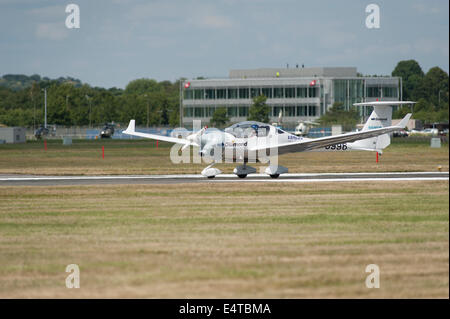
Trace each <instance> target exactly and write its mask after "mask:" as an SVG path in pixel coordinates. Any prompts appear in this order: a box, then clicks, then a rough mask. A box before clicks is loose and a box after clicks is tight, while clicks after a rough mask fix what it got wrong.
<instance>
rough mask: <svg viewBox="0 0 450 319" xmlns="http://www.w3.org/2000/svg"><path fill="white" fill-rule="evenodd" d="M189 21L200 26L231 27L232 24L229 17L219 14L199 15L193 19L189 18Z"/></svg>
mask: <svg viewBox="0 0 450 319" xmlns="http://www.w3.org/2000/svg"><path fill="white" fill-rule="evenodd" d="M190 22H191V23H192V24H194V25H196V26H198V27H201V28H215V29H223V28H231V27H232V26H233V21H232V20H231V19H229V18H227V17H225V16H219V15H206V16H199V17H197V18H196V19H194V20H192V19H191V20H190Z"/></svg>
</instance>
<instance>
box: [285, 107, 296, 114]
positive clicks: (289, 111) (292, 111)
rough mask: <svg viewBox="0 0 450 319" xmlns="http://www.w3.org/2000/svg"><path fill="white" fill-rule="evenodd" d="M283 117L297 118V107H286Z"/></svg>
mask: <svg viewBox="0 0 450 319" xmlns="http://www.w3.org/2000/svg"><path fill="white" fill-rule="evenodd" d="M283 116H288V117H292V116H295V106H285V107H284V114H283Z"/></svg>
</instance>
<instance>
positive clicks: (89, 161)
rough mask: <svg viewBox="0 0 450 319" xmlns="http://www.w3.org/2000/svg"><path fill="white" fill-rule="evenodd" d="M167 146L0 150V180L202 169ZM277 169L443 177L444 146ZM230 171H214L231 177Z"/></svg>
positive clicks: (297, 160) (310, 156)
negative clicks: (177, 158)
mask: <svg viewBox="0 0 450 319" xmlns="http://www.w3.org/2000/svg"><path fill="white" fill-rule="evenodd" d="M102 145H104V146H105V154H106V155H105V159H104V160H102V156H101V154H102V153H101V146H102ZM170 146H171V145H170V144H166V143H160V146H159V148H158V149H157V148H156V147H155V143H154V142H153V141H120V140H112V141H74V145H72V146H63V145H61V141H51V142H49V146H48V150H47V151H44V149H43V144H42V142H35V143H27V144H24V145H0V174H15V173H16V174H44V175H80V174H83V175H84V174H87V175H89V174H181V173H190V174H199V173H200V172H201V171H202V169H203V168H204V167H205V166H206V164H205V163H202V164H173V163H172V162H171V161H170V157H169V154H170ZM279 163H280V164H281V165H283V166H286V167H288V168H289V171H290V172H292V173H305V172H306V173H309V172H351V171H353V172H383V171H384V172H386V171H389V172H393V171H394V172H401V171H436V170H437V167H438V166H439V165H441V166H442V170H444V171H448V170H449V165H448V163H449V152H448V145H444V146H443V147H442V148H440V149H434V148H430V147H429V145H428V144H405V143H400V144H399V143H393V144H392V145H391V146H389V148H387V149H386V150H385V153H384V154H383V156H381V158H380V162H379V163H378V164H377V163H375V153H373V152H333V153H330V152H310V153H295V154H287V155H283V156H280V158H279ZM235 166H236V165H235V164H233V165H232V164H221V165H218V166H217V167H218V168H220V169H222V170H223V171H224V173H231V172H232V170H233V168H234V167H235ZM253 166H256V167H258V166H261V165H260V164H258V165H253Z"/></svg>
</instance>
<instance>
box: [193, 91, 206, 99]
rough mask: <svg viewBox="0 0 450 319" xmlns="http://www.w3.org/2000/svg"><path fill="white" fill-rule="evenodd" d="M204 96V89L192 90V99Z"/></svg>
mask: <svg viewBox="0 0 450 319" xmlns="http://www.w3.org/2000/svg"><path fill="white" fill-rule="evenodd" d="M204 97H205V90H203V89H196V90H194V99H196V100H203V98H204Z"/></svg>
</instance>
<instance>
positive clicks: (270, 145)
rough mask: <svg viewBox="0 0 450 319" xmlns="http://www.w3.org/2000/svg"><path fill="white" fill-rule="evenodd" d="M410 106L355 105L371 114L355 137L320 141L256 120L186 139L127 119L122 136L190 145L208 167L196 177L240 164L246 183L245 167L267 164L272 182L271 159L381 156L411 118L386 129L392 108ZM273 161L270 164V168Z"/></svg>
mask: <svg viewBox="0 0 450 319" xmlns="http://www.w3.org/2000/svg"><path fill="white" fill-rule="evenodd" d="M413 103H415V102H410V101H403V102H390V101H389V102H387V101H383V102H381V101H377V102H366V103H355V104H354V105H356V106H372V107H373V108H374V109H373V112H372V114H371V115H370V117H369V118H368V120H367V122H366V123H365V125H364V127H363V129H362V130H361V131H359V132H351V133H345V134H340V135H334V136H326V137H320V138H314V139H311V138H306V137H302V136H296V135H293V134H290V133H287V132H285V131H283V130H281V129H278V128H276V127H274V126H272V125H270V124H265V123H261V122H256V121H245V122H240V123H237V124H234V125H232V126H230V127H228V128H226V129H225V132H222V131H220V130H217V129H207V127H204V128H202V129H201V130H199V131H197V132H195V133H192V134H190V135H188V136H187V137H186V138H175V137H167V136H161V135H155V134H148V133H142V132H136V131H135V120H130V123H129V125H128V128H127V129H126V130H125V131H123V133H125V134H128V135H133V136H139V137H144V138H150V139H155V140H160V141H165V142H170V143H176V144H181V145H180V147H181V146H182V147H181V151H184V150H185V149H187V148H188V147H190V146H195V147H198V148H199V155H200V156H201V157H204V158H205V159H207V160H208V161H212V164H211V165H209V166H208V167H206V168H205V169H204V170H203V171H202V172H201V174H202V175H203V176H205V177H208V178H214V177H215V176H216V175H219V174H221V173H222V172H221V171H220V170H219V169H218V168H215V167H212V166H213V165H215V164H217V163H222V162H223V160H225V162H227V163H229V162H237V163H243V165H240V166H238V167H236V168H235V169H234V171H233V172H234V174H236V175H237V176H238V177H240V178H245V177H246V176H247V175H248V174H252V173H255V172H256V169H255V168H253V167H251V166H248V165H247V163H249V162H250V163H251V162H258V161H259V162H268V163H269V166H268V167H267V168H266V169H265V173H266V174H268V175H269V176H270V177H272V178H277V177H279V176H280V174H284V173H287V172H288V169H287V168H286V167H283V166H279V165H278V164H277V163H278V161H277V159H278V158H276V160H275V156H277V155H281V154H286V153H293V152H305V151H353V150H360V151H375V152H378V153H380V154H381V153H382V150H383V149H385V148H386V147H387V146H388V145H389V144H390V136H389V133H392V132H395V131H399V130H402V129H404V128H405V127H406V125H407V123H408V121H409V119H410V117H411V113H408V114H407V115H406V116H405V117H404V118H403V119H402V120H401V122H400V123H399V124H398V125H394V126H392V125H391V121H392V108H391V106H393V105H403V104H413ZM274 162H275V164H274Z"/></svg>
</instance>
